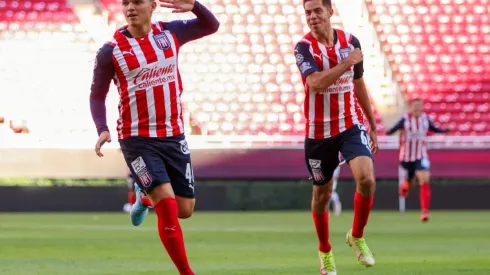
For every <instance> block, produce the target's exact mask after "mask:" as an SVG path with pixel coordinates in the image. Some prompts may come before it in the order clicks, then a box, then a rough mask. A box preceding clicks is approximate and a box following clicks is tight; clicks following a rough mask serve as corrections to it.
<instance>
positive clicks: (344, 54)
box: [339, 48, 351, 62]
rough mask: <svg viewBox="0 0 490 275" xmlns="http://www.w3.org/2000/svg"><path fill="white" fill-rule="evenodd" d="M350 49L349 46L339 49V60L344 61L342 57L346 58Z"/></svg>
mask: <svg viewBox="0 0 490 275" xmlns="http://www.w3.org/2000/svg"><path fill="white" fill-rule="evenodd" d="M350 51H351V49H350V48H343V49H339V56H340V60H339V62H341V61H344V59H346V58H347V56H349V53H350Z"/></svg>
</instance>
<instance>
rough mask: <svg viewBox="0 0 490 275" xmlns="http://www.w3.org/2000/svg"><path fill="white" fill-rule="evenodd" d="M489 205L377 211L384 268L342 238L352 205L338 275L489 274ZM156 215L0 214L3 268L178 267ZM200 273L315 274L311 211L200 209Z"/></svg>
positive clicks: (123, 270) (375, 229) (28, 272)
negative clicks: (426, 217) (367, 262)
mask: <svg viewBox="0 0 490 275" xmlns="http://www.w3.org/2000/svg"><path fill="white" fill-rule="evenodd" d="M489 217H490V216H489V213H488V212H433V213H432V220H431V221H430V222H429V223H427V224H421V223H420V222H419V219H418V218H419V215H418V213H417V212H407V213H403V214H402V213H397V212H373V213H372V214H371V218H370V223H369V225H368V227H367V228H366V231H365V236H366V238H367V241H368V244H369V246H370V248H371V250H373V252H374V253H375V256H376V261H377V265H376V266H375V267H372V268H365V267H363V266H361V265H360V264H358V263H357V258H356V256H355V253H354V251H353V250H352V249H351V248H350V247H348V246H347V245H346V244H345V243H344V237H345V233H346V231H347V230H348V229H349V227H350V225H351V222H352V212H344V213H343V214H342V216H340V217H331V225H330V232H331V234H330V239H331V242H332V245H333V249H334V253H335V259H336V263H337V270H338V274H339V275H344V274H345V275H351V274H362V275H374V274H377V275H400V274H407V275H418V274H420V275H465V274H468V275H488V274H490V235H489V234H490V218H489ZM155 224H156V222H155V215H154V214H153V213H150V215H149V217H148V218H147V220H146V221H145V222H144V223H143V225H142V226H140V227H132V226H131V225H130V223H129V219H128V216H127V215H125V214H122V213H121V214H100V213H83V214H76V213H73V214H72V213H67V214H0V274H2V275H56V274H60V275H75V274H77V275H91V274H100V275H102V274H104V275H143V274H144V275H156V274H159V275H160V274H177V272H176V270H175V269H174V266H173V265H172V263H171V262H170V260H169V258H168V256H167V255H166V253H165V251H164V249H163V247H162V246H161V244H160V240H159V238H158V235H157V233H156V228H155ZM182 226H183V228H184V234H185V240H186V246H187V250H188V254H189V258H190V262H191V265H192V267H193V268H194V270H195V271H196V273H197V274H198V275H225V274H226V275H229V274H237V275H239V274H240V275H241V274H250V275H270V274H281V275H307V274H314V275H318V274H319V270H318V259H317V241H316V235H315V233H314V229H313V222H312V220H311V215H310V213H308V212H236V213H230V212H226V213H214V212H213V213H208V212H197V213H196V214H195V216H194V217H192V218H191V219H190V220H185V221H182Z"/></svg>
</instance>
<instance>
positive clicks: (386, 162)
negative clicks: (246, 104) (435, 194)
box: [192, 149, 490, 180]
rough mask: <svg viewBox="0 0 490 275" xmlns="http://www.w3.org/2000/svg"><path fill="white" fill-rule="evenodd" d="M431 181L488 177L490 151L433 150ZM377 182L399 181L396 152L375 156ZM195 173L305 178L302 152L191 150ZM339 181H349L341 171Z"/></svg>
mask: <svg viewBox="0 0 490 275" xmlns="http://www.w3.org/2000/svg"><path fill="white" fill-rule="evenodd" d="M429 154H430V156H429V157H430V162H431V166H432V168H431V175H432V177H433V178H490V150H481V149H480V150H432V151H430V153H429ZM374 160H375V169H376V177H377V178H378V179H398V164H399V162H398V151H397V150H381V151H379V152H378V153H377V154H376V155H375V157H374ZM192 161H193V167H194V174H195V176H196V178H200V179H210V180H214V179H239V178H243V179H304V178H307V177H308V173H307V170H306V165H305V160H304V154H303V151H302V150H294V149H268V150H252V149H247V150H238V149H229V150H193V151H192ZM341 178H352V176H351V173H350V171H349V169H342V172H341Z"/></svg>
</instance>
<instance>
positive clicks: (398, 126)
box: [386, 117, 405, 135]
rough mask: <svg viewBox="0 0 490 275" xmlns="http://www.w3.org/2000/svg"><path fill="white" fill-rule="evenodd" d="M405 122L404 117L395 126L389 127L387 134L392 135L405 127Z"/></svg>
mask: <svg viewBox="0 0 490 275" xmlns="http://www.w3.org/2000/svg"><path fill="white" fill-rule="evenodd" d="M404 123H405V118H404V117H402V118H401V119H400V120H399V121H398V122H397V123H396V124H395V126H393V127H392V128H391V129H389V130H388V131H387V132H386V134H387V135H392V134H394V133H395V132H396V131H398V130H401V129H402V128H403V124H404Z"/></svg>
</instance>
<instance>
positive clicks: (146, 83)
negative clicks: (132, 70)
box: [133, 64, 176, 89]
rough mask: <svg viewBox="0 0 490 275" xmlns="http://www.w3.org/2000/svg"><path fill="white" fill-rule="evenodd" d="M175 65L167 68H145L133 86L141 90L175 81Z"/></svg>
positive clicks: (139, 73)
mask: <svg viewBox="0 0 490 275" xmlns="http://www.w3.org/2000/svg"><path fill="white" fill-rule="evenodd" d="M175 67H176V66H175V64H170V65H167V66H165V67H160V66H158V65H157V66H154V67H152V68H143V69H141V70H140V71H139V72H138V74H137V75H136V76H135V77H134V80H133V84H134V85H135V86H137V87H138V88H139V89H146V88H149V87H153V86H157V85H162V84H164V83H166V82H169V81H174V80H175V73H174V72H175Z"/></svg>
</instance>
